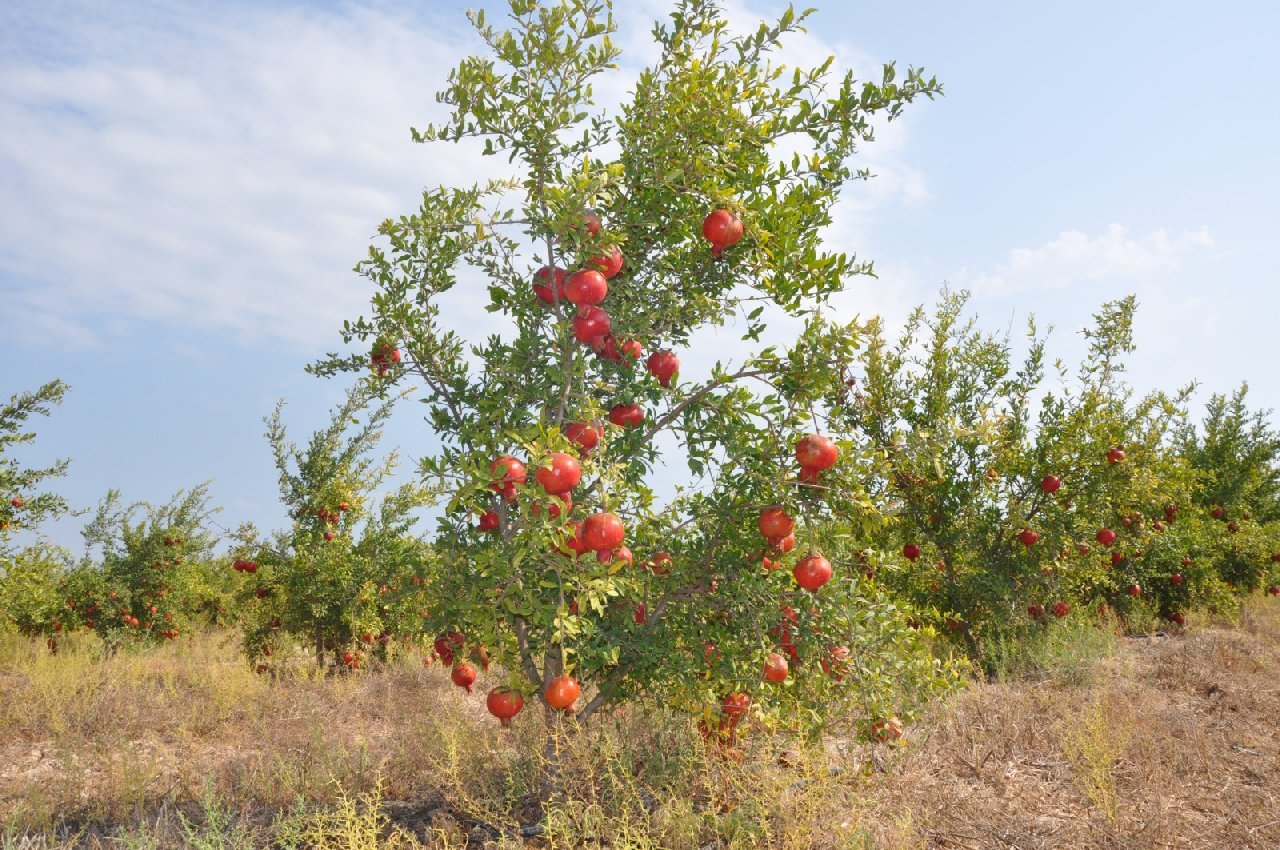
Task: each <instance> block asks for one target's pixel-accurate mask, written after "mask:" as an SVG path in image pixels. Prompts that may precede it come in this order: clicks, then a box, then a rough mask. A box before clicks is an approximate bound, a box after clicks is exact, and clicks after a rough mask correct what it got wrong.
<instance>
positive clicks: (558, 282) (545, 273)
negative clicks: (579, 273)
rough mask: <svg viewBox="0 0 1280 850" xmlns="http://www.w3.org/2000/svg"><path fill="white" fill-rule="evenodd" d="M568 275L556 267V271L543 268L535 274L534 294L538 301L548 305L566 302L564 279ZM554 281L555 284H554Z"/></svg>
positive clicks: (546, 267)
mask: <svg viewBox="0 0 1280 850" xmlns="http://www.w3.org/2000/svg"><path fill="white" fill-rule="evenodd" d="M566 274H568V273H567V272H566V271H565V270H564V269H562V268H560V267H559V266H556V267H555V268H554V269H552V268H550V267H548V266H543V267H542V268H540V269H538V270H537V271H536V272H534V274H533V294H534V295H536V296H538V300H539V301H542V302H544V303H547V304H554V303H556V301H565V300H567V299H566V298H565V294H564V279H565V275H566ZM553 280H554V283H553V282H552V281H553Z"/></svg>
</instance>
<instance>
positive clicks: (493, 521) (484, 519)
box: [479, 511, 499, 531]
mask: <svg viewBox="0 0 1280 850" xmlns="http://www.w3.org/2000/svg"><path fill="white" fill-rule="evenodd" d="M498 525H499V520H498V512H497V511H485V512H484V513H482V514H480V524H479V528H480V530H481V531H497V530H498Z"/></svg>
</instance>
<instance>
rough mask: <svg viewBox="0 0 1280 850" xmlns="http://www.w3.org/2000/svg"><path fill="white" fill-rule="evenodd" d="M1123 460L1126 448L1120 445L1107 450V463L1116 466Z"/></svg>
mask: <svg viewBox="0 0 1280 850" xmlns="http://www.w3.org/2000/svg"><path fill="white" fill-rule="evenodd" d="M1122 460H1124V449H1122V448H1120V447H1119V446H1116V447H1114V448H1112V449H1111V450H1109V451H1108V452H1107V463H1110V464H1111V465H1113V466H1114V465H1115V464H1117V463H1120V461H1122Z"/></svg>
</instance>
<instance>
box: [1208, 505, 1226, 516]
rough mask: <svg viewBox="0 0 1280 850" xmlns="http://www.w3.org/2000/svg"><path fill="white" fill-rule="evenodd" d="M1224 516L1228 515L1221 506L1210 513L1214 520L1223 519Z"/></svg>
mask: <svg viewBox="0 0 1280 850" xmlns="http://www.w3.org/2000/svg"><path fill="white" fill-rule="evenodd" d="M1224 514H1226V511H1224V510H1223V509H1222V506H1221V505H1219V506H1218V507H1216V508H1214V509H1213V510H1211V511H1209V515H1210V516H1212V517H1213V518H1214V519H1222V517H1223V515H1224Z"/></svg>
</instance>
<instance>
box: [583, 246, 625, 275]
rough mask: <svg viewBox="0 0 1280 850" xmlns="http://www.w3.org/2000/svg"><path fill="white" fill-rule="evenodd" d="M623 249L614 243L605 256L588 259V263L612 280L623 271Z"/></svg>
mask: <svg viewBox="0 0 1280 850" xmlns="http://www.w3.org/2000/svg"><path fill="white" fill-rule="evenodd" d="M623 262H624V260H623V258H622V249H621V248H619V247H618V246H617V245H614V246H613V247H612V248H610V249H609V253H608V254H605V255H604V256H603V257H592V258H591V259H590V260H588V261H587V265H588V266H590V267H591V268H592V269H595V270H596V271H598V272H599V273H600V274H601V275H603V276H604V278H605V279H606V280H612V279H613V278H614V277H616V276H617V274H618V272H620V271H622V265H623Z"/></svg>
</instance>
